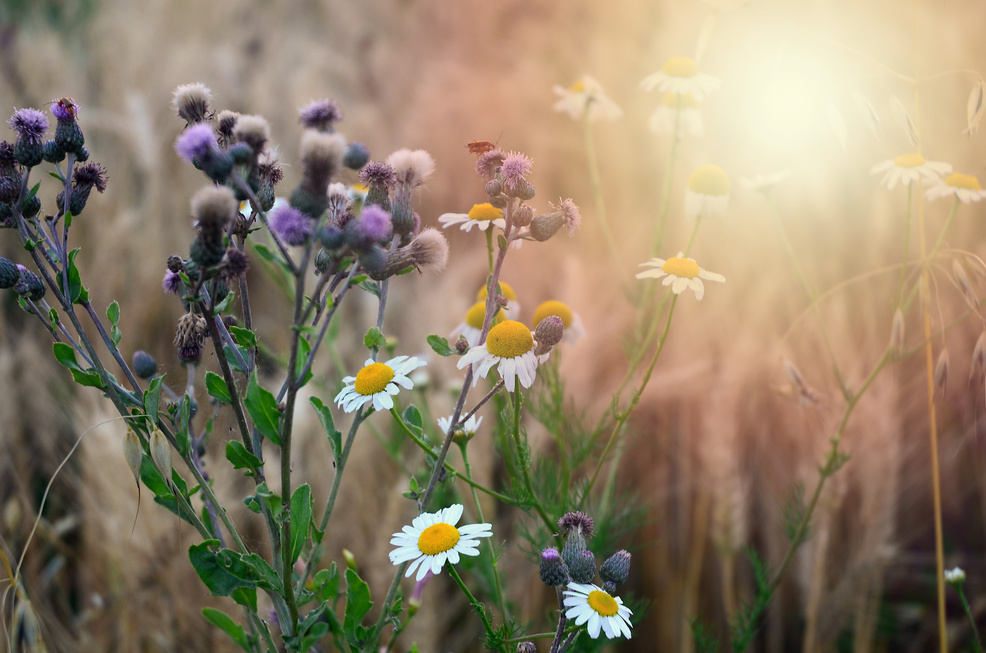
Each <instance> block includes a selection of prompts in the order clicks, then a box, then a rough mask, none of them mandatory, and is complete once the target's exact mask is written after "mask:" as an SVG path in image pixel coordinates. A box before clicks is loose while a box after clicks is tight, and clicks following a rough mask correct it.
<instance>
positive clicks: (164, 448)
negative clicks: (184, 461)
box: [131, 429, 171, 485]
mask: <svg viewBox="0 0 986 653" xmlns="http://www.w3.org/2000/svg"><path fill="white" fill-rule="evenodd" d="M147 448H148V449H149V450H150V452H151V460H152V461H153V462H154V466H155V467H157V468H158V471H159V472H161V474H163V475H164V480H165V481H166V482H167V483H168V484H169V485H170V483H171V445H170V444H169V443H168V439H167V438H165V437H164V433H162V432H161V429H154V430H153V431H152V432H151V436H150V438H148V445H147ZM131 469H132V468H131Z"/></svg>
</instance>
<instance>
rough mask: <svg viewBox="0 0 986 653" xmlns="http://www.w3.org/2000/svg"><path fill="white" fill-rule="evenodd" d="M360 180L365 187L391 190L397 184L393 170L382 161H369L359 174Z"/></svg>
mask: <svg viewBox="0 0 986 653" xmlns="http://www.w3.org/2000/svg"><path fill="white" fill-rule="evenodd" d="M359 178H360V180H362V181H363V183H365V184H366V185H367V186H384V187H386V188H393V186H394V184H396V183H397V175H396V174H395V173H394V169H393V168H391V167H390V166H389V165H387V164H386V163H383V162H382V161H370V162H369V163H367V164H366V165H365V166H363V169H362V170H361V171H360V173H359Z"/></svg>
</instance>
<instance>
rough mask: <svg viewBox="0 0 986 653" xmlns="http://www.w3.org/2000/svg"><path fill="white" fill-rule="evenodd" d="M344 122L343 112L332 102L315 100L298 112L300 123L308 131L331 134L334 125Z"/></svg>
mask: <svg viewBox="0 0 986 653" xmlns="http://www.w3.org/2000/svg"><path fill="white" fill-rule="evenodd" d="M340 120H342V111H341V110H340V109H339V105H337V104H336V103H335V102H333V101H332V100H315V101H313V102H311V103H309V104H308V106H306V107H305V108H304V109H301V110H300V111H299V112H298V122H300V123H301V124H302V126H304V127H305V128H306V129H317V130H318V131H323V132H331V131H332V124H333V123H336V122H339V121H340Z"/></svg>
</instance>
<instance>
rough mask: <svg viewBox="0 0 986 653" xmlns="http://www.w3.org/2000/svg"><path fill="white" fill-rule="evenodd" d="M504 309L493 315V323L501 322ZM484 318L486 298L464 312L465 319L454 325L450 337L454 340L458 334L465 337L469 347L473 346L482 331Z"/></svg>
mask: <svg viewBox="0 0 986 653" xmlns="http://www.w3.org/2000/svg"><path fill="white" fill-rule="evenodd" d="M503 313H504V311H499V312H497V314H496V315H495V316H494V317H493V325H494V326H495V325H497V324H499V323H500V322H503ZM485 319H486V300H483V301H479V302H476V303H475V304H473V305H472V308H470V309H469V312H468V313H466V320H465V322H463V323H462V324H460V325H459V326H457V327H455V330H454V331H452V334H451V335H452V339H453V340H455V339H457V338H458V337H459V336H462V337H463V338H465V339H466V342H468V343H469V346H470V347H475V346H476V345H478V344H479V336H480V335H482V333H483V320H485Z"/></svg>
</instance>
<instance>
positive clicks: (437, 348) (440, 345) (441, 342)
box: [427, 333, 458, 356]
mask: <svg viewBox="0 0 986 653" xmlns="http://www.w3.org/2000/svg"><path fill="white" fill-rule="evenodd" d="M427 340H428V345H429V346H430V347H431V349H432V351H434V352H435V353H436V354H438V355H439V356H452V355H454V354H457V353H458V352H457V351H456V350H454V349H452V347H450V346H449V344H448V340H446V339H445V338H443V337H442V336H439V335H435V334H434V333H433V334H431V335H430V336H428V338H427Z"/></svg>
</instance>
